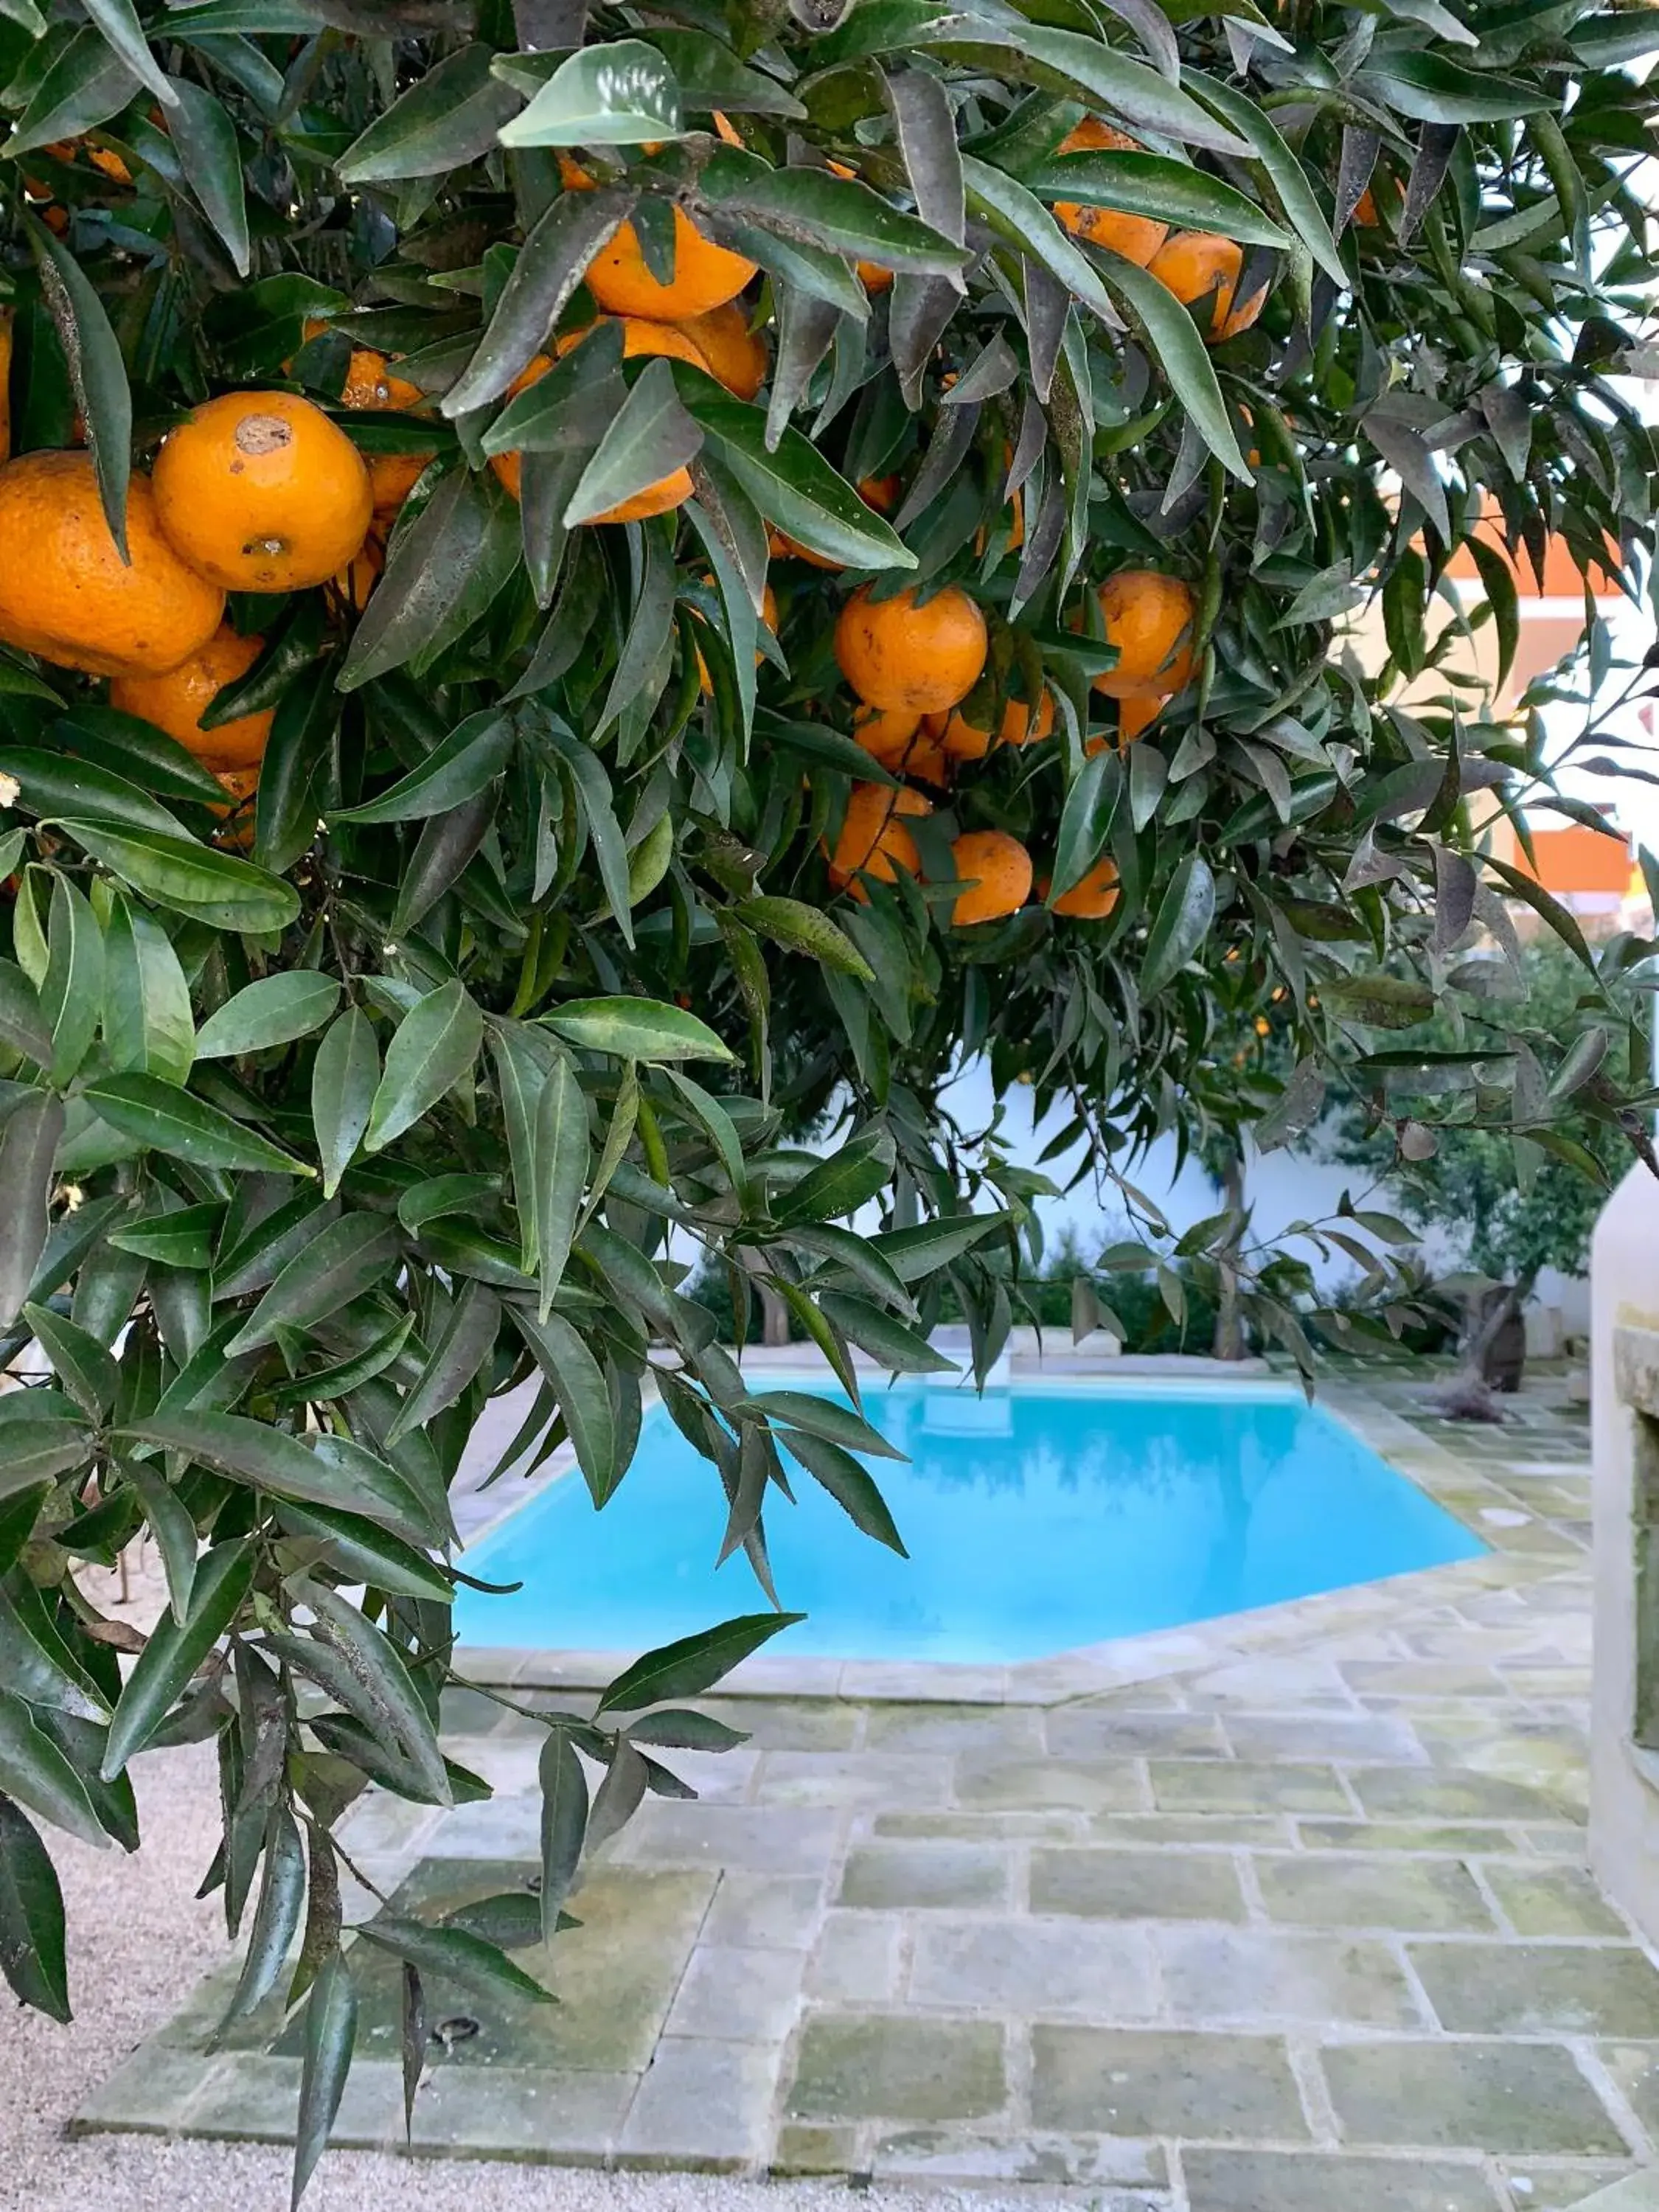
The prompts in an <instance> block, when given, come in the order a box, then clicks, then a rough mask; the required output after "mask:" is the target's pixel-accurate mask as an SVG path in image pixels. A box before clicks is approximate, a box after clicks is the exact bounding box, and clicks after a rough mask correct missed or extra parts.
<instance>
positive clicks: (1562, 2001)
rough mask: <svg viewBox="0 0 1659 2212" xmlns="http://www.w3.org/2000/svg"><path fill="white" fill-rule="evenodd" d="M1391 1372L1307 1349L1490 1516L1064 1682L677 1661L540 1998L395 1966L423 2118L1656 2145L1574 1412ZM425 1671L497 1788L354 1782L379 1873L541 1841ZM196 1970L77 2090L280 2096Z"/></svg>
mask: <svg viewBox="0 0 1659 2212" xmlns="http://www.w3.org/2000/svg"><path fill="white" fill-rule="evenodd" d="M1421 1394H1422V1385H1421V1376H1420V1373H1418V1374H1413V1375H1407V1373H1405V1372H1403V1371H1402V1372H1401V1373H1400V1374H1398V1375H1392V1374H1386V1373H1385V1374H1384V1375H1383V1376H1381V1377H1379V1376H1377V1375H1376V1373H1374V1372H1373V1371H1371V1370H1367V1372H1366V1375H1365V1377H1364V1386H1363V1389H1361V1388H1360V1387H1359V1386H1358V1385H1357V1384H1356V1383H1355V1382H1354V1381H1353V1380H1352V1378H1350V1379H1349V1380H1348V1381H1347V1382H1346V1383H1345V1384H1344V1385H1343V1386H1342V1387H1341V1388H1340V1389H1339V1390H1337V1391H1336V1392H1335V1393H1334V1396H1335V1397H1336V1398H1337V1399H1338V1400H1339V1401H1340V1402H1341V1403H1342V1405H1343V1410H1344V1411H1345V1412H1346V1413H1348V1414H1349V1415H1350V1417H1351V1418H1356V1419H1358V1418H1361V1417H1362V1416H1363V1421H1364V1426H1365V1427H1366V1429H1367V1432H1368V1433H1370V1434H1371V1435H1373V1436H1374V1437H1378V1438H1380V1439H1385V1440H1386V1441H1387V1442H1388V1446H1389V1449H1390V1454H1391V1456H1393V1457H1394V1458H1395V1459H1396V1461H1398V1462H1400V1463H1401V1465H1402V1466H1404V1467H1406V1468H1407V1471H1409V1472H1412V1473H1413V1474H1415V1475H1417V1477H1418V1479H1419V1480H1425V1483H1426V1484H1427V1485H1428V1486H1430V1487H1431V1488H1433V1489H1434V1490H1435V1492H1436V1494H1437V1495H1439V1496H1441V1497H1442V1498H1443V1499H1444V1500H1445V1502H1447V1503H1449V1504H1452V1505H1453V1506H1454V1509H1455V1510H1460V1511H1462V1513H1463V1514H1464V1516H1465V1517H1466V1518H1468V1519H1469V1520H1470V1522H1471V1523H1472V1525H1474V1526H1475V1527H1476V1528H1479V1529H1480V1533H1481V1534H1483V1535H1485V1536H1486V1538H1487V1540H1488V1541H1490V1542H1492V1543H1493V1544H1494V1546H1495V1547H1497V1548H1496V1549H1495V1551H1494V1554H1493V1557H1492V1559H1490V1560H1486V1561H1482V1562H1480V1563H1477V1564H1475V1565H1472V1566H1468V1567H1459V1568H1449V1569H1443V1570H1437V1571H1434V1572H1433V1573H1431V1574H1429V1575H1423V1576H1414V1577H1406V1578H1402V1579H1401V1581H1400V1582H1398V1583H1392V1584H1387V1585H1372V1586H1370V1587H1369V1588H1368V1589H1364V1590H1362V1591H1356V1592H1352V1593H1346V1594H1342V1595H1340V1596H1335V1597H1332V1598H1329V1599H1326V1600H1322V1601H1317V1603H1316V1607H1312V1608H1307V1607H1285V1608H1279V1609H1278V1611H1279V1613H1280V1614H1281V1615H1283V1616H1284V1618H1283V1619H1279V1620H1274V1619H1273V1618H1271V1617H1268V1616H1255V1617H1253V1618H1252V1619H1251V1620H1248V1621H1244V1622H1236V1623H1231V1624H1224V1625H1223V1626H1222V1627H1221V1629H1220V1630H1219V1631H1218V1632H1217V1633H1216V1635H1215V1637H1214V1638H1212V1641H1211V1643H1210V1644H1209V1645H1208V1646H1207V1647H1206V1649H1205V1650H1204V1652H1203V1656H1202V1657H1201V1659H1200V1662H1199V1663H1197V1664H1192V1663H1187V1664H1184V1665H1183V1664H1180V1663H1171V1659H1170V1654H1171V1652H1173V1653H1174V1655H1175V1657H1176V1660H1179V1659H1180V1658H1181V1656H1182V1655H1183V1654H1184V1655H1185V1656H1186V1658H1187V1659H1188V1662H1190V1660H1191V1656H1192V1650H1193V1646H1192V1645H1191V1644H1190V1642H1189V1641H1188V1642H1180V1643H1176V1644H1173V1645H1170V1646H1168V1647H1167V1648H1166V1649H1165V1650H1164V1653H1163V1655H1162V1656H1159V1655H1158V1653H1157V1652H1152V1653H1151V1654H1149V1655H1146V1658H1145V1664H1144V1666H1143V1668H1142V1670H1141V1672H1140V1674H1139V1679H1136V1680H1122V1681H1115V1683H1114V1684H1113V1686H1109V1687H1107V1688H1104V1689H1102V1690H1097V1692H1095V1693H1093V1694H1090V1695H1082V1696H1076V1695H1071V1696H1067V1695H1061V1696H1059V1697H1054V1696H1050V1697H1048V1698H1046V1699H1040V1700H1033V1701H1030V1702H1015V1701H1012V1699H1010V1698H1009V1697H1007V1696H1005V1698H1004V1699H1003V1701H1002V1702H1000V1703H999V1702H974V1703H967V1702H954V1703H952V1702H942V1701H939V1700H931V1701H922V1700H920V1699H906V1698H899V1697H890V1698H886V1699H878V1698H867V1699H853V1698H847V1697H839V1698H825V1697H813V1698H805V1697H793V1698H792V1697H788V1696H769V1697H745V1696H737V1697H730V1698H725V1699H712V1700H706V1701H703V1702H704V1703H705V1704H706V1705H707V1707H708V1710H710V1711H716V1712H719V1713H720V1715H721V1716H722V1717H725V1718H726V1719H728V1720H730V1721H731V1722H732V1723H734V1724H735V1725H736V1726H738V1727H740V1728H743V1729H746V1730H748V1731H749V1733H750V1741H749V1742H748V1743H747V1744H746V1745H745V1746H744V1747H743V1748H742V1749H741V1750H740V1751H738V1752H736V1753H730V1754H727V1755H726V1756H725V1757H723V1758H720V1759H715V1758H712V1757H708V1758H705V1757H702V1756H701V1755H695V1754H686V1753H680V1754H674V1755H672V1760H673V1763H675V1764H676V1765H678V1767H679V1769H680V1771H682V1772H683V1773H684V1774H685V1775H686V1776H687V1778H689V1779H690V1780H691V1781H693V1782H694V1783H695V1784H696V1786H697V1787H698V1789H699V1790H700V1791H701V1792H702V1796H701V1797H700V1799H699V1801H698V1802H695V1803H692V1802H676V1801H670V1800H664V1799H660V1798H653V1799H652V1800H650V1801H648V1802H647V1805H646V1807H645V1808H643V1810H642V1811H641V1814H640V1815H639V1816H637V1818H636V1819H635V1821H634V1822H633V1823H632V1824H631V1825H630V1826H629V1828H628V1829H627V1830H625V1831H624V1832H623V1835H622V1837H621V1838H618V1839H617V1842H616V1843H614V1844H612V1845H611V1846H609V1847H607V1850H606V1851H605V1855H604V1857H603V1858H602V1860H601V1863H599V1867H598V1868H597V1869H596V1870H595V1871H593V1872H592V1873H591V1874H590V1875H588V1877H587V1879H586V1881H585V1883H584V1885H583V1887H582V1888H581V1889H580V1893H579V1894H578V1895H577V1897H576V1898H575V1899H574V1900H573V1911H574V1913H575V1914H576V1916H577V1917H578V1918H579V1919H580V1921H581V1922H582V1923H583V1924H582V1926H581V1927H580V1929H578V1930H575V1931H574V1932H571V1933H568V1934H567V1935H565V1936H562V1937H561V1938H560V1940H559V1942H558V1943H557V1945H556V1948H555V1949H554V1950H553V1951H551V1952H550V1953H548V1954H546V1955H541V1954H538V1950H536V1949H535V1948H532V1949H531V1950H529V1951H526V1952H524V1953H521V1954H520V1957H521V1959H522V1961H523V1963H524V1964H525V1965H526V1967H527V1968H528V1969H529V1970H530V1971H531V1972H532V1973H537V1974H538V1975H540V1976H543V1977H544V1978H546V1979H547V1980H548V1981H549V1983H550V1985H551V1986H552V1987H553V1988H554V1989H555V1990H556V1991H557V1992H558V1994H559V1996H560V1998H561V2000H562V2002H560V2003H559V2004H557V2005H556V2006H547V2007H542V2006H533V2005H529V2004H526V2005H524V2006H521V2007H518V2006H512V2005H505V2006H503V2005H495V2006H485V2005H483V2004H482V2003H481V2002H480V2001H479V2000H478V1999H477V1997H476V1996H469V1995H467V1994H466V1993H465V1992H462V1991H460V1990H454V1991H449V1992H445V1991H443V1990H436V1991H435V1992H434V1993H433V1996H432V2017H433V2019H434V2021H435V2023H436V2024H437V2027H438V2030H439V2040H438V2042H437V2043H435V2046H434V2063H433V2065H432V2067H431V2069H430V2072H429V2075H428V2081H427V2082H426V2083H425V2085H424V2086H423V2087H422V2090H421V2093H420V2095H419V2098H418V2100H417V2102H416V2118H415V2124H414V2145H415V2148H416V2150H417V2151H424V2152H426V2153H428V2154H445V2153H447V2154H451V2155H463V2154H465V2155H478V2154H486V2155H487V2154H495V2155H497V2156H505V2157H513V2158H530V2159H540V2160H554V2161H559V2162H574V2163H584V2164H599V2165H616V2166H644V2167H649V2166H701V2167H704V2168H712V2169H715V2170H727V2171H732V2172H773V2173H776V2174H780V2175H804V2174H820V2173H829V2174H837V2173H845V2174H848V2175H849V2176H853V2177H870V2178H872V2179H876V2180H877V2181H884V2180H885V2181H892V2182H901V2181H902V2182H905V2183H913V2182H920V2181H936V2182H945V2183H951V2184H957V2185H961V2184H969V2185H971V2184H974V2183H984V2184H997V2185H1005V2184H1007V2183H1011V2182H1028V2183H1036V2184H1041V2185H1046V2189H1047V2192H1048V2193H1053V2192H1054V2191H1056V2190H1061V2189H1063V2190H1066V2191H1078V2192H1080V2193H1081V2194H1082V2195H1083V2196H1085V2197H1086V2198H1087V2200H1088V2201H1089V2202H1090V2203H1091V2204H1092V2205H1093V2206H1095V2207H1096V2208H1097V2212H1332V2208H1337V2212H1559V2208H1565V2207H1567V2206H1571V2205H1574V2204H1577V2203H1580V2202H1581V2201H1582V2200H1583V2199H1584V2198H1586V2197H1589V2195H1591V2194H1592V2193H1593V2192H1595V2191H1597V2190H1600V2189H1602V2188H1605V2187H1606V2186H1607V2185H1609V2184H1611V2183H1613V2182H1615V2181H1617V2180H1619V2179H1620V2177H1622V2176H1626V2175H1628V2174H1631V2173H1632V2172H1635V2171H1637V2170H1638V2169H1639V2168H1643V2167H1646V2166H1650V2164H1651V2163H1652V2162H1653V2160H1654V2158H1655V2151H1654V2148H1653V2145H1654V2142H1655V2140H1656V2139H1659V1972H1656V1971H1655V1968H1654V1966H1653V1965H1652V1964H1651V1963H1650V1960H1649V1959H1648V1957H1647V1955H1646V1954H1645V1953H1644V1951H1643V1950H1642V1949H1641V1948H1639V1946H1638V1943H1637V1942H1636V1940H1635V1939H1634V1937H1633V1936H1632V1934H1631V1933H1630V1931H1629V1929H1627V1927H1626V1924H1625V1923H1624V1922H1623V1920H1622V1919H1621V1918H1620V1916H1619V1915H1618V1914H1617V1913H1616V1912H1615V1911H1613V1909H1612V1908H1611V1907H1610V1906H1609V1905H1607V1903H1606V1902H1605V1901H1604V1900H1603V1899H1602V1897H1601V1894H1600V1893H1599V1891H1598V1890H1597V1888H1596V1886H1595V1882H1594V1881H1593V1880H1592V1878H1591V1877H1590V1875H1589V1873H1588V1872H1587V1871H1586V1869H1585V1863H1584V1832H1583V1820H1584V1812H1585V1802H1586V1780H1585V1741H1584V1732H1585V1723H1586V1709H1587V1698H1588V1667H1589V1590H1588V1577H1587V1571H1586V1566H1587V1562H1586V1553H1585V1547H1586V1541H1587V1536H1588V1528H1587V1522H1588V1513H1589V1504H1588V1470H1587V1467H1586V1464H1585V1462H1586V1455H1587V1450H1588V1431H1587V1425H1586V1422H1585V1419H1584V1417H1583V1413H1582V1410H1580V1409H1577V1408H1574V1407H1570V1406H1568V1405H1566V1404H1565V1402H1564V1399H1563V1395H1562V1393H1561V1391H1560V1389H1559V1387H1558V1386H1554V1385H1546V1386H1544V1387H1541V1388H1533V1389H1529V1390H1528V1395H1527V1396H1526V1397H1525V1398H1524V1399H1523V1400H1522V1401H1521V1403H1520V1405H1519V1406H1518V1407H1517V1408H1516V1417H1515V1418H1514V1419H1512V1420H1511V1421H1510V1423H1508V1424H1507V1425H1505V1426H1504V1428H1503V1429H1502V1430H1497V1431H1487V1430H1469V1429H1464V1428H1458V1429H1456V1430H1455V1431H1454V1430H1449V1428H1448V1426H1447V1425H1445V1424H1442V1423H1438V1422H1437V1421H1435V1420H1434V1419H1431V1417H1429V1416H1428V1415H1426V1414H1425V1413H1423V1412H1422V1411H1421V1409H1420V1406H1419V1400H1420V1398H1421ZM1448 1452H1449V1453H1450V1456H1449V1455H1448ZM1148 1641H1149V1642H1151V1643H1154V1644H1155V1643H1156V1641H1157V1639H1149V1640H1148ZM1115 1663H1117V1662H1115ZM514 1694H515V1695H517V1696H519V1697H520V1699H533V1698H536V1697H542V1698H544V1699H546V1700H547V1701H548V1702H568V1701H569V1700H568V1699H567V1698H566V1696H565V1694H564V1693H563V1692H555V1691H552V1690H548V1689H540V1690H538V1689H537V1688H535V1687H534V1686H523V1687H520V1689H518V1690H517V1691H515V1692H514ZM450 1719H451V1722H452V1726H453V1748H454V1750H455V1753H456V1755H457V1756H458V1757H459V1758H460V1759H463V1760H464V1761H465V1763H467V1764H468V1765H472V1766H474V1767H476V1768H477V1769H479V1770H480V1771H483V1772H484V1773H485V1774H486V1776H487V1777H488V1778H489V1780H490V1781H491V1783H492V1784H494V1785H495V1789H496V1790H497V1792H498V1795H497V1796H496V1797H495V1799H494V1800H493V1801H492V1802H489V1803H488V1804H480V1805H476V1806H464V1807H461V1808H458V1809H457V1810H455V1811H453V1812H448V1813H443V1812H435V1811H427V1810H423V1809H422V1808H408V1807H403V1806H399V1805H396V1804H394V1803H392V1802H391V1801H389V1800H386V1799H380V1798H371V1799H369V1800H368V1801H367V1802H364V1803H363V1804H362V1806H361V1807H360V1808H358V1810H357V1812H356V1814H355V1815H354V1817H353V1820H352V1821H351V1823H350V1826H349V1831H348V1837H347V1840H348V1844H349V1849H350V1850H351V1852H352V1854H353V1857H354V1859H355V1861H356V1863H358V1864H359V1865H360V1866H361V1868H362V1869H363V1871H364V1872H365V1873H367V1874H368V1875H370V1876H371V1877H372V1878H373V1879H374V1881H375V1882H376V1883H377V1885H379V1886H380V1887H382V1888H386V1889H391V1890H394V1891H395V1895H396V1905H397V1906H398V1909H400V1910H406V1911H415V1912H416V1913H422V1914H435V1913H437V1912H439V1911H451V1910H453V1909H454V1908H455V1907H457V1906H459V1905H464V1904H465V1903H467V1902H470V1901H471V1900H474V1899H481V1898H483V1897H486V1896H496V1895H499V1894H500V1893H501V1892H503V1891H504V1890H508V1889H511V1888H514V1887H527V1885H528V1883H529V1881H530V1880H531V1877H532V1872H533V1868H534V1863H535V1858H536V1853H537V1822H538V1801H537V1799H536V1797H535V1795H534V1768H535V1759H536V1753H537V1748H538V1731H537V1730H536V1729H535V1728H534V1726H533V1724H532V1723H529V1722H527V1721H525V1720H523V1719H521V1718H520V1717H517V1716H515V1715H513V1714H510V1713H507V1712H505V1711H503V1710H502V1709H501V1707H499V1706H498V1705H493V1704H491V1703H489V1701H488V1700H487V1699H484V1698H483V1697H479V1696H476V1695H468V1696H465V1697H462V1698H458V1699H456V1701H455V1704H454V1708H453V1713H452V1714H451V1716H450ZM372 1909H373V1905H372V1900H369V1899H368V1898H367V1897H366V1896H365V1897H362V1898H360V1899H358V1901H357V1910H358V1912H359V1913H360V1914H361V1913H362V1912H364V1911H371V1910H372ZM362 1984H363V1988H362V2039H361V2042H360V2049H361V2050H362V2051H363V2053H364V2061H363V2063H360V2064H359V2066H358V2068H357V2069H356V2071H355V2072H354V2075H353V2078H352V2083H351V2086H350V2087H349V2091H348V2094H347V2100H346V2103H345V2106H343V2109H342V2112H341V2116H340V2121H339V2124H338V2125H337V2130H336V2137H335V2139H336V2141H337V2142H348V2143H354V2144H360V2145H367V2146H380V2145H385V2144H388V2143H392V2142H397V2141H401V2135H402V2129H401V2113H400V2105H399V2089H398V2063H397V2040H398V2027H397V2018H396V2009H395V1983H394V1977H393V1974H392V1972H391V1971H390V1970H387V1971H385V1972H381V1971H380V1969H379V1968H378V1967H377V1966H376V1965H374V1964H373V1963H371V1964H368V1965H367V1966H364V1968H363V1972H362ZM227 1990H228V1978H222V1981H221V1984H220V1985H219V1986H217V1987H210V1989H209V1990H205V1991H204V1993H203V1995H202V1997H201V1998H200V1999H199V2000H198V2002H197V2003H196V2004H195V2005H194V2006H192V2007H191V2010H190V2011H189V2013H188V2014H187V2015H185V2016H184V2017H183V2018H182V2019H181V2020H179V2021H175V2022H174V2023H173V2026H172V2027H170V2028H169V2029H168V2030H167V2031H166V2032H165V2033H164V2034H163V2035H162V2036H161V2038H159V2039H156V2040H155V2042H154V2043H152V2044H151V2045H148V2046H146V2047H145V2048H144V2049H143V2050H141V2051H139V2052H138V2053H137V2054H135V2056H134V2057H132V2058H131V2060H130V2061H129V2062H128V2063H127V2065H126V2066H125V2068H124V2069H122V2071H121V2072H120V2073H119V2074H118V2075H117V2076H116V2078H115V2080H114V2081H112V2083H110V2084H109V2085H108V2086H107V2087H106V2089H105V2090H104V2091H103V2092H102V2093H101V2094H100V2097H99V2098H98V2099H97V2100H95V2101H94V2104H93V2105H92V2106H90V2107H88V2109H87V2111H86V2112H83V2114H82V2118H81V2121H80V2123H79V2124H80V2125H82V2127H88V2128H90V2127H98V2128H114V2129H122V2128H132V2127H145V2128H149V2129H150V2130H161V2131H177V2132H183V2133H188V2134H191V2135H206V2136H222V2137H228V2138H240V2139H264V2138H271V2137H276V2138H280V2137H281V2136H283V2134H285V2133H288V2132H291V2128H292V2115H293V2109H294V2100H295V2089H296V2084H297V2075H298V2068H299V2058H298V2050H297V2045H296V2044H295V2039H294V2035H293V2031H292V2030H291V2029H289V2028H285V2027H283V2023H282V2021H280V2019H276V2018H272V2019H266V2020H255V2021H252V2022H248V2023H246V2024H245V2027H244V2028H243V2029H241V2030H239V2031H238V2032H237V2033H235V2034H234V2035H233V2036H232V2038H231V2039H229V2041H228V2044H226V2045H223V2046H213V2047H211V2048H210V2036H211V2029H212V2024H213V2021H214V2020H215V2018H216V2011H215V2007H216V2004H220V2003H222V2000H223V1997H224V1996H225V1994H226V1993H227Z"/></svg>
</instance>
